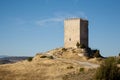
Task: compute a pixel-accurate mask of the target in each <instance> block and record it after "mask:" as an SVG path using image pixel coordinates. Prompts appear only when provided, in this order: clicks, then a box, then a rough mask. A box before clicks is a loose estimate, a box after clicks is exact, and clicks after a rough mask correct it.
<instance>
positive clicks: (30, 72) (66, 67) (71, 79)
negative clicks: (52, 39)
mask: <svg viewBox="0 0 120 80" xmlns="http://www.w3.org/2000/svg"><path fill="white" fill-rule="evenodd" d="M83 52H85V51H84V50H81V49H73V48H69V49H65V48H57V49H54V50H51V51H48V52H45V53H37V54H36V56H35V57H33V59H28V60H24V61H20V62H17V63H14V64H5V65H0V80H92V76H93V75H94V72H95V69H96V68H97V67H99V64H98V61H97V59H96V58H94V59H89V60H88V58H86V57H84V56H83ZM93 62H94V63H93ZM95 62H96V63H95Z"/></svg>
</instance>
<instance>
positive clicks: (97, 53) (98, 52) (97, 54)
mask: <svg viewBox="0 0 120 80" xmlns="http://www.w3.org/2000/svg"><path fill="white" fill-rule="evenodd" d="M93 57H96V58H99V57H102V56H101V55H100V51H99V50H93Z"/></svg>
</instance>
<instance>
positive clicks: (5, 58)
mask: <svg viewBox="0 0 120 80" xmlns="http://www.w3.org/2000/svg"><path fill="white" fill-rule="evenodd" d="M28 58H29V57H12V56H10V57H9V56H1V58H0V64H7V63H15V62H18V61H22V60H26V59H28Z"/></svg>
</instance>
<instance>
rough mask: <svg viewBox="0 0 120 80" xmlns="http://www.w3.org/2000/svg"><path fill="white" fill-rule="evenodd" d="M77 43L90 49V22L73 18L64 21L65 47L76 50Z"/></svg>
mask: <svg viewBox="0 0 120 80" xmlns="http://www.w3.org/2000/svg"><path fill="white" fill-rule="evenodd" d="M77 42H78V43H79V44H81V45H85V46H86V47H88V21H87V20H84V19H80V18H71V19H66V20H65V21H64V47H65V48H68V47H74V48H76V44H77Z"/></svg>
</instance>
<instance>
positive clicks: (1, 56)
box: [0, 55, 8, 58]
mask: <svg viewBox="0 0 120 80" xmlns="http://www.w3.org/2000/svg"><path fill="white" fill-rule="evenodd" d="M4 57H8V56H7V55H0V58H4Z"/></svg>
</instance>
